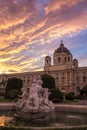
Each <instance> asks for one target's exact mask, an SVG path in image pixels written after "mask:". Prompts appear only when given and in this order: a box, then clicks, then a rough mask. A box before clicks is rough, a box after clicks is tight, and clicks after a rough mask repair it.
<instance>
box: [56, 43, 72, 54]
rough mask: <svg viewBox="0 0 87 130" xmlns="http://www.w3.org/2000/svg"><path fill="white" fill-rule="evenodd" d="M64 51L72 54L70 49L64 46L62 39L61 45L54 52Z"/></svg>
mask: <svg viewBox="0 0 87 130" xmlns="http://www.w3.org/2000/svg"><path fill="white" fill-rule="evenodd" d="M62 52H64V53H67V54H71V53H70V51H69V50H68V49H67V48H66V47H64V44H63V41H61V44H60V47H59V48H57V49H56V50H55V51H54V53H62Z"/></svg>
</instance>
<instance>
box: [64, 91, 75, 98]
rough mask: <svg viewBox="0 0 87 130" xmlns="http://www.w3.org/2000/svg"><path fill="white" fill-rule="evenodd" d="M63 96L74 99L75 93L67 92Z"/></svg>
mask: <svg viewBox="0 0 87 130" xmlns="http://www.w3.org/2000/svg"><path fill="white" fill-rule="evenodd" d="M65 98H66V99H67V100H74V99H75V93H74V92H69V93H67V94H66V95H65Z"/></svg>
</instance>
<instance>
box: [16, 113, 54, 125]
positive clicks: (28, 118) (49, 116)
mask: <svg viewBox="0 0 87 130" xmlns="http://www.w3.org/2000/svg"><path fill="white" fill-rule="evenodd" d="M14 118H15V119H16V120H17V121H18V120H20V121H24V122H34V123H37V122H39V123H40V122H53V121H55V112H54V111H51V112H37V113H31V112H30V113H29V112H23V113H20V112H18V113H17V114H16V115H15V117H14Z"/></svg>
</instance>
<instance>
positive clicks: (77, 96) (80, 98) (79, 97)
mask: <svg viewBox="0 0 87 130" xmlns="http://www.w3.org/2000/svg"><path fill="white" fill-rule="evenodd" d="M75 98H76V99H78V100H83V99H84V97H83V96H82V95H76V96H75Z"/></svg>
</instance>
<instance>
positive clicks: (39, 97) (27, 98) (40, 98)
mask: <svg viewBox="0 0 87 130" xmlns="http://www.w3.org/2000/svg"><path fill="white" fill-rule="evenodd" d="M42 84H43V81H42V80H41V77H40V76H37V77H35V78H34V79H33V82H32V84H31V86H30V88H29V91H28V89H26V88H22V90H21V91H22V98H21V99H19V100H18V102H16V104H15V108H16V115H15V119H16V120H18V119H19V120H21V121H25V122H26V121H27V122H28V121H32V122H37V121H39V122H47V121H48V122H51V121H53V120H54V121H55V109H54V105H53V103H52V102H51V101H49V99H48V97H49V94H50V92H49V90H48V88H42Z"/></svg>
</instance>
